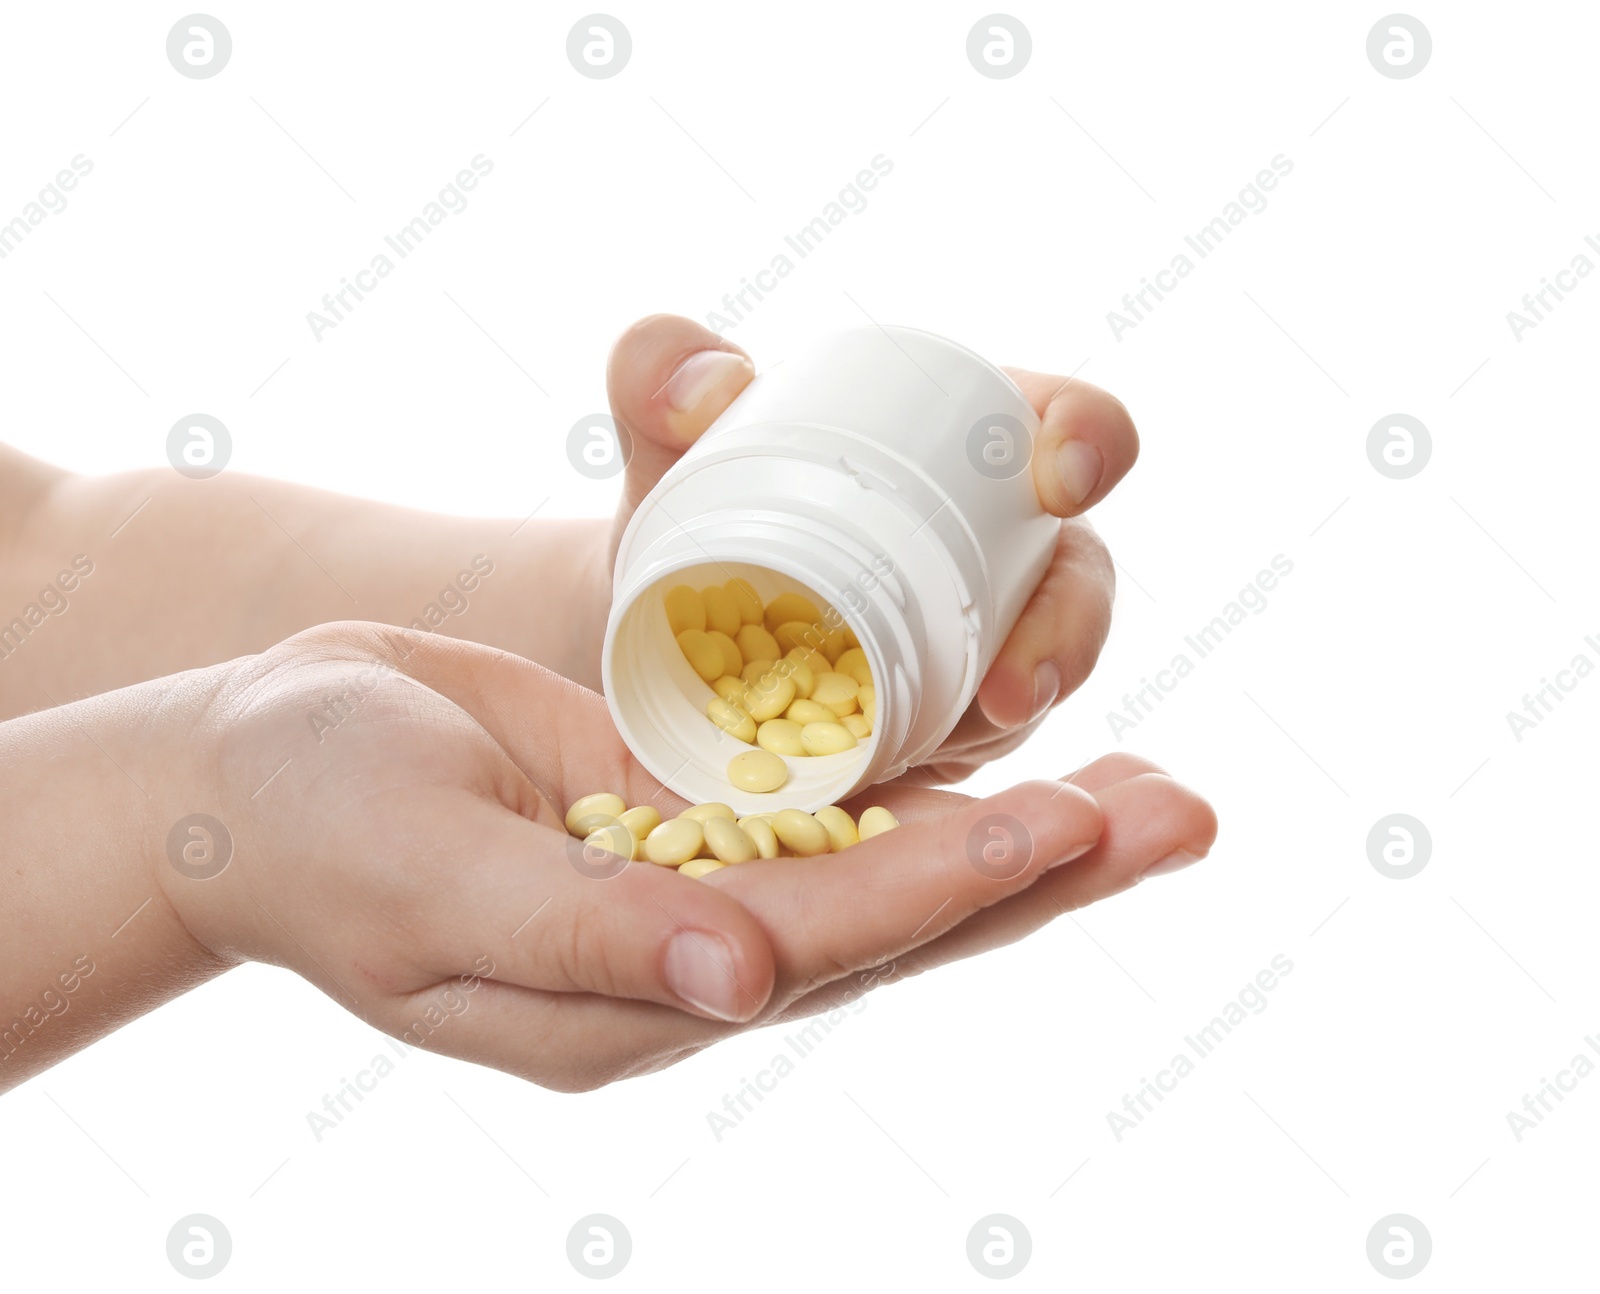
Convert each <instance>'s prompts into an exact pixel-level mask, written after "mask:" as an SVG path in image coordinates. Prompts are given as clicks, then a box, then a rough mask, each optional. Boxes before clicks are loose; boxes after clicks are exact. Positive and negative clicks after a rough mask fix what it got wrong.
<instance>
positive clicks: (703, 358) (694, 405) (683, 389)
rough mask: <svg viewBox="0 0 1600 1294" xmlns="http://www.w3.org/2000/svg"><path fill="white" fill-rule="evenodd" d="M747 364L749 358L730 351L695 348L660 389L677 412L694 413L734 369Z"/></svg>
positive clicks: (748, 365)
mask: <svg viewBox="0 0 1600 1294" xmlns="http://www.w3.org/2000/svg"><path fill="white" fill-rule="evenodd" d="M749 367H750V361H749V360H747V359H746V358H745V357H744V356H743V355H735V354H734V353H733V352H732V351H726V350H701V351H696V352H695V353H694V354H693V355H691V356H689V358H688V359H686V360H684V361H683V363H681V364H679V365H678V370H677V372H675V373H674V374H673V375H672V376H671V377H669V378H668V379H667V383H666V385H665V386H664V387H663V388H662V390H663V392H664V393H665V395H666V397H667V403H668V404H669V405H670V406H671V407H672V408H673V409H674V410H676V411H677V412H678V413H693V412H694V411H695V410H696V409H698V408H699V407H700V406H701V405H702V404H703V403H704V402H705V400H706V397H707V396H709V395H710V394H711V393H712V392H713V391H715V390H716V389H717V388H718V387H719V386H721V385H722V384H723V383H724V382H726V381H727V380H728V379H729V378H730V377H731V376H732V375H733V374H734V373H735V372H737V371H739V370H741V369H748V368H749Z"/></svg>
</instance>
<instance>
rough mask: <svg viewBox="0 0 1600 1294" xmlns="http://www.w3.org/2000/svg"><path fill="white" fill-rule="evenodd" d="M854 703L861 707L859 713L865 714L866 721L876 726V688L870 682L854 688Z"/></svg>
mask: <svg viewBox="0 0 1600 1294" xmlns="http://www.w3.org/2000/svg"><path fill="white" fill-rule="evenodd" d="M856 704H857V705H859V706H860V707H861V713H862V714H864V715H866V716H867V722H868V723H870V724H871V725H872V726H873V727H874V728H876V727H877V726H878V689H877V688H875V687H873V686H872V684H870V683H869V684H867V686H866V687H863V688H857V689H856Z"/></svg>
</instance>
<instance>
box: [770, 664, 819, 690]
mask: <svg viewBox="0 0 1600 1294" xmlns="http://www.w3.org/2000/svg"><path fill="white" fill-rule="evenodd" d="M778 668H779V669H781V670H783V672H784V673H786V674H787V675H788V676H789V678H790V679H791V680H792V681H793V682H794V694H795V695H796V696H798V697H801V698H805V697H809V696H810V695H811V691H812V689H813V688H815V687H816V685H817V676H816V674H815V673H814V672H813V671H812V669H811V666H809V665H807V664H806V663H805V662H804V661H800V660H790V659H789V658H788V657H784V659H783V660H781V661H779V662H778Z"/></svg>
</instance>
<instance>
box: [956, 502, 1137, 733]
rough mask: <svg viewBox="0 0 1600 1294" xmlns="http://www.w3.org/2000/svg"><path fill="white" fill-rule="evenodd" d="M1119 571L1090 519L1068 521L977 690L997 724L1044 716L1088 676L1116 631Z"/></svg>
mask: <svg viewBox="0 0 1600 1294" xmlns="http://www.w3.org/2000/svg"><path fill="white" fill-rule="evenodd" d="M1115 589H1116V572H1115V568H1114V567H1113V566H1112V564H1111V554H1110V553H1108V552H1107V551H1106V546H1105V545H1104V544H1103V543H1101V541H1100V537H1099V536H1098V535H1097V534H1095V533H1094V531H1093V530H1092V529H1091V528H1090V526H1089V523H1088V522H1086V521H1068V522H1065V523H1063V525H1062V527H1061V535H1060V537H1059V539H1058V540H1057V541H1056V555H1055V559H1054V560H1053V561H1052V562H1051V564H1050V569H1049V570H1048V571H1047V572H1045V577H1044V579H1043V580H1041V581H1040V582H1039V587H1038V588H1036V589H1035V590H1034V591H1033V597H1032V598H1030V599H1029V601H1028V605H1027V606H1026V607H1024V608H1023V611H1022V615H1021V617H1020V618H1019V619H1018V620H1017V623H1016V625H1015V627H1014V628H1013V629H1012V630H1011V634H1010V636H1009V637H1008V638H1007V639H1006V641H1005V644H1004V645H1003V646H1002V647H1001V648H1000V654H999V655H998V656H996V657H995V661H994V664H993V665H991V666H990V667H989V673H988V674H987V675H986V676H985V677H984V680H983V684H982V686H980V687H979V689H978V706H979V708H980V709H981V710H982V711H983V714H984V715H985V716H986V717H987V718H988V720H989V721H990V723H992V724H994V725H995V726H996V727H998V728H1002V729H1007V728H1017V727H1020V726H1022V725H1023V724H1025V723H1029V722H1031V721H1032V720H1034V719H1037V718H1039V716H1041V715H1042V714H1044V712H1045V711H1046V710H1048V709H1049V708H1050V707H1051V706H1052V705H1054V704H1055V703H1056V702H1057V701H1059V700H1061V699H1062V698H1063V697H1066V696H1070V695H1071V694H1072V693H1073V692H1074V691H1076V690H1077V689H1078V687H1080V686H1081V685H1082V683H1083V681H1084V680H1085V679H1086V678H1088V677H1089V672H1090V671H1091V670H1092V669H1093V668H1094V665H1095V662H1096V661H1097V660H1098V659H1099V658H1100V649H1101V648H1102V647H1103V646H1105V641H1106V635H1107V634H1108V633H1109V632H1110V631H1111V603H1112V598H1113V595H1114V592H1115Z"/></svg>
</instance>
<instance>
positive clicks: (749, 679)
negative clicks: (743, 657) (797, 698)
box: [739, 660, 781, 683]
mask: <svg viewBox="0 0 1600 1294" xmlns="http://www.w3.org/2000/svg"><path fill="white" fill-rule="evenodd" d="M779 672H781V671H779V670H778V669H777V662H776V661H773V660H753V661H747V662H745V667H744V668H743V669H742V670H740V671H739V677H740V678H742V679H743V680H744V681H745V682H746V683H755V682H757V681H759V680H760V679H762V678H764V677H765V676H766V675H768V674H776V673H779Z"/></svg>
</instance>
